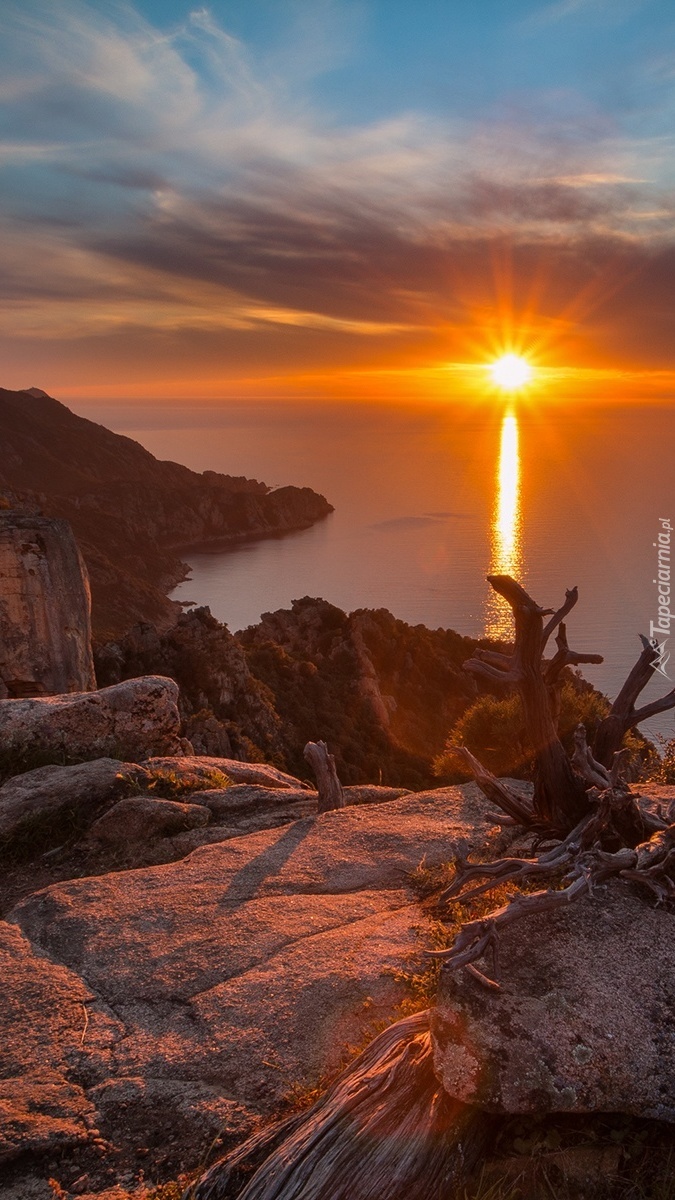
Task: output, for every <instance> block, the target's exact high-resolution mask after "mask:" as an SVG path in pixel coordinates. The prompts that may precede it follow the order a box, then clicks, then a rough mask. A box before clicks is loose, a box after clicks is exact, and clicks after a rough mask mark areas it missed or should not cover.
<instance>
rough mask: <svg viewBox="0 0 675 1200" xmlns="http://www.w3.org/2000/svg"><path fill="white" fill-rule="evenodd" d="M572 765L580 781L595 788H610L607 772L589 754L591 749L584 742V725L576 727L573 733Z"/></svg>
mask: <svg viewBox="0 0 675 1200" xmlns="http://www.w3.org/2000/svg"><path fill="white" fill-rule="evenodd" d="M572 765H573V766H574V767H576V769H577V771H578V772H579V774H580V775H581V777H582V779H585V780H587V782H588V783H590V784H594V785H595V787H599V788H607V787H609V786H610V783H611V779H610V775H609V771H608V770H607V769H606V767H603V765H602V763H599V762H596V760H595V759H594V758H593V754H592V753H591V748H590V746H589V745H588V742H587V741H586V727H585V725H577V727H576V729H575V731H574V754H573V755H572Z"/></svg>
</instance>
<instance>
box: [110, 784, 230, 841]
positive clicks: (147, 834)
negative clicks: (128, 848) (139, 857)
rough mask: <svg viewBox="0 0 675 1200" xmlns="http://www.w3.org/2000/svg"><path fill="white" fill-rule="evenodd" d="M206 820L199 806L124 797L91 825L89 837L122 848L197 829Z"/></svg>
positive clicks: (158, 799) (149, 798) (152, 798)
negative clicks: (133, 843)
mask: <svg viewBox="0 0 675 1200" xmlns="http://www.w3.org/2000/svg"><path fill="white" fill-rule="evenodd" d="M208 820H209V812H208V809H206V808H204V807H203V806H202V805H200V804H180V803H179V802H178V801H176V800H162V799H160V798H159V797H158V796H126V797H125V798H124V799H123V800H118V802H117V804H114V805H113V807H112V808H109V809H108V811H107V812H106V813H104V814H103V816H102V817H99V818H98V820H97V821H94V824H93V825H92V826H91V829H90V830H89V837H90V838H92V839H93V840H94V841H95V842H100V843H102V845H105V846H125V845H127V844H128V843H130V842H142V841H149V840H150V839H151V838H155V837H168V836H170V835H171V834H172V833H181V832H182V831H183V830H185V829H196V828H197V827H198V826H199V825H206V824H207V823H208Z"/></svg>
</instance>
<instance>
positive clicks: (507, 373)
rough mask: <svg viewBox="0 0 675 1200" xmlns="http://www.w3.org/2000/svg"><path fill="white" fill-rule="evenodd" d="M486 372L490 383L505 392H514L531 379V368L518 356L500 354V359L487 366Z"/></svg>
mask: <svg viewBox="0 0 675 1200" xmlns="http://www.w3.org/2000/svg"><path fill="white" fill-rule="evenodd" d="M488 371H489V372H490V374H491V376H492V382H493V383H496V385H497V387H500V388H502V390H503V391H505V392H515V391H516V390H517V389H518V388H521V387H524V386H525V384H526V383H529V382H530V380H531V378H532V367H531V366H530V364H529V363H528V362H527V360H526V359H524V358H521V357H520V355H519V354H502V356H501V358H498V359H496V360H495V362H493V363H490V364H489V366H488Z"/></svg>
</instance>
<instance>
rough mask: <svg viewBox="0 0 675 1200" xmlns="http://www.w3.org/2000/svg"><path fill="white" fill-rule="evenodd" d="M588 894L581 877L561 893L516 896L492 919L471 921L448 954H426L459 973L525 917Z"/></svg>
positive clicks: (584, 877) (560, 905)
mask: <svg viewBox="0 0 675 1200" xmlns="http://www.w3.org/2000/svg"><path fill="white" fill-rule="evenodd" d="M588 891H589V881H588V879H587V878H586V875H585V874H580V875H578V876H577V878H575V879H574V880H573V881H572V883H570V884H569V885H568V886H567V887H566V888H563V889H562V891H545V892H532V893H531V894H530V895H529V896H516V897H515V898H514V899H513V900H510V901H509V903H508V904H506V905H504V907H503V908H499V909H497V910H496V911H495V912H493V913H490V915H489V916H487V917H483V918H480V919H479V920H477V921H470V922H469V923H468V924H467V925H465V926H464V927H463V928H462V929H461V930H460V932H459V933H458V935H457V937H456V938H455V941H454V944H453V945H452V946H451V947H450V948H449V949H448V950H427V951H425V953H426V955H427V956H428V957H429V958H436V959H439V960H440V961H441V962H442V963H443V966H444V967H445V968H446V969H450V970H453V971H454V970H457V968H458V967H464V966H466V965H467V964H468V963H470V962H474V961H475V959H477V958H481V957H482V955H483V954H484V953H485V951H486V950H487V948H488V946H489V945H490V943H491V942H492V940H493V939H494V938H495V937H496V936H497V935H498V934H499V932H500V931H501V930H502V929H505V928H506V926H507V925H512V924H513V923H514V921H521V920H522V919H523V917H528V916H533V915H534V914H536V913H542V912H548V911H549V910H550V909H552V908H559V907H562V906H564V905H567V904H570V903H571V902H572V901H573V900H576V899H577V898H578V897H579V896H581V895H584V894H585V893H587V892H588Z"/></svg>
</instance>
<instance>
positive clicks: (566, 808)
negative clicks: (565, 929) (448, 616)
mask: <svg viewBox="0 0 675 1200" xmlns="http://www.w3.org/2000/svg"><path fill="white" fill-rule="evenodd" d="M488 580H489V582H490V583H491V584H492V587H493V588H494V589H495V591H496V592H498V593H499V595H500V596H503V597H504V599H505V600H506V601H507V602H508V604H510V606H511V608H512V610H513V616H514V621H515V640H514V647H513V652H512V653H511V654H503V653H500V652H496V651H493V650H484V649H480V648H479V649H477V650H476V651H475V652H474V654H473V657H472V658H470V659H469V660H468V661H467V662H465V664H464V668H465V670H467V671H469V672H471V674H472V675H475V676H479V677H482V678H484V679H488V680H490V681H491V682H493V683H496V682H499V683H502V684H507V685H511V686H512V687H515V688H516V689H517V690H518V692H519V694H520V697H521V700H522V704H523V709H524V716H525V726H526V731H527V736H528V739H529V741H530V744H531V746H532V750H533V754H534V760H535V788H534V801H533V811H532V814H530V815H529V816H528V814H526V813H525V814H521V815H520V816H517V815H516V813H515V812H514V802H513V797H512V796H511V795H510V794H509V793H510V792H512V789H509V788H507V787H506V785H504V784H503V783H501V781H499V780H495V778H494V777H493V776H490V773H489V772H486V771H485V770H484V768H482V767H481V765H480V764H479V763H477V762H476V760H475V759H473V758H470V757H469V756H468V752H467V751H465V750H464V749H463V748H460V750H459V751H456V753H458V755H460V756H462V758H463V761H464V764H465V766H467V767H468V768H469V770H470V771H471V772H472V774H473V776H474V778H475V780H476V782H477V783H478V785H479V787H481V788H482V789H483V791H484V792H485V794H486V796H488V797H489V799H490V800H492V801H493V802H494V803H496V804H497V806H498V807H499V808H501V809H502V810H503V811H504V812H505V813H506V814H507V818H509V819H510V820H515V821H516V822H518V823H521V824H524V825H539V827H540V828H544V827H547V826H548V827H549V828H550V829H557V830H558V831H560V832H561V833H565V832H567V831H568V830H569V829H571V828H572V827H573V826H574V825H575V824H576V823H577V821H578V820H579V819H580V818H581V817H582V816H583V815H584V813H585V812H587V811H588V809H589V805H590V804H591V803H592V799H593V798H592V796H591V794H590V790H589V789H592V788H594V787H595V788H599V789H600V790H603V789H605V788H606V787H607V786H614V785H616V784H618V779H619V769H620V761H615V755H616V754H617V753H619V751H620V750H621V744H622V741H623V738H624V735H625V734H626V733H627V732H628V731H629V730H630V729H632V728H634V727H635V726H636V725H638V724H640V722H642V721H645V720H647V719H648V718H649V717H651V716H654V715H655V714H656V713H660V712H665V711H666V710H667V709H670V708H675V688H673V689H672V691H670V692H668V693H667V694H666V695H665V696H662V697H661V698H660V699H658V700H654V701H652V702H651V703H650V704H645V705H643V706H642V707H641V708H636V706H635V705H636V701H637V698H638V696H639V695H640V693H641V692H642V690H643V688H644V687H645V686H646V684H647V683H648V682H649V680H650V679H651V677H652V675H653V673H654V671H655V670H656V669H657V666H658V664H659V662H660V653H659V650H658V648H657V647H656V646H655V645H654V644H653V643H651V642H649V641H648V640H647V638H645V637H641V641H642V645H643V650H642V653H641V655H640V657H639V659H638V661H637V663H636V664H635V666H634V667H633V669H632V671H631V672H630V674H629V676H628V678H627V680H626V682H625V684H624V685H623V687H622V688H621V691H620V692H619V695H618V696H617V698H616V700H615V701H614V704H613V705H612V708H611V710H610V712H609V714H608V715H607V716H606V717H605V718H604V720H603V721H601V722H600V725H599V727H598V730H597V732H596V736H595V739H594V744H593V748H592V749H591V748H590V747H589V746H588V745H587V743H586V736H585V731H584V730H583V728H582V727H581V726H580V727H579V729H578V730H577V733H576V735H575V750H574V754H573V756H572V758H571V760H570V759H568V757H567V754H566V753H565V749H564V747H563V745H562V743H561V742H560V739H559V737H558V734H557V724H558V717H559V714H560V692H561V686H562V679H563V676H562V671H563V669H564V668H565V667H568V666H578V665H579V664H582V663H601V662H602V661H603V659H602V656H601V655H600V654H580V653H578V652H577V651H575V650H571V649H570V647H569V644H568V641H567V628H566V626H565V620H564V619H565V617H566V616H567V614H568V613H569V612H570V611H571V610H572V608H574V605H575V604H576V603H577V600H578V596H579V594H578V591H577V589H576V588H571V589H570V590H568V591H567V592H566V594H565V601H564V603H563V604H562V605H561V607H560V608H559V609H558V610H557V612H552V611H551V609H544V608H540V607H539V605H538V604H536V603H535V601H534V600H533V599H532V598H531V596H528V594H527V592H526V591H524V589H523V588H522V587H521V586H520V584H518V583H516V581H515V580H514V579H511V577H510V576H508V575H488ZM547 616H548V617H549V620H548V621H547V622H546V623H545V624H544V618H545V617H547ZM556 630H557V633H556V639H555V641H556V647H557V649H556V653H555V655H554V656H553V658H551V659H550V660H548V661H547V660H545V659H544V651H545V649H546V645H547V642H548V641H549V639H550V637H551V635H552V634H553V633H554V632H556ZM517 803H518V801H517V800H516V804H517ZM502 823H504V822H502Z"/></svg>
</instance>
